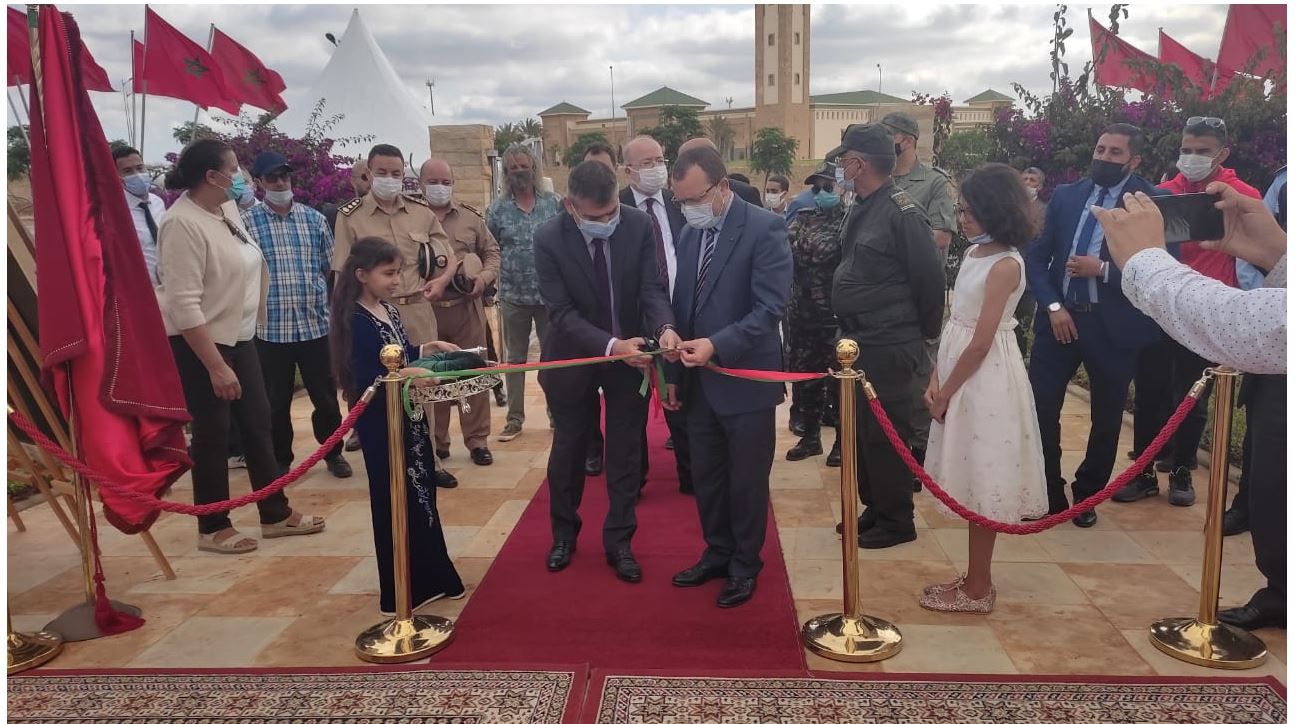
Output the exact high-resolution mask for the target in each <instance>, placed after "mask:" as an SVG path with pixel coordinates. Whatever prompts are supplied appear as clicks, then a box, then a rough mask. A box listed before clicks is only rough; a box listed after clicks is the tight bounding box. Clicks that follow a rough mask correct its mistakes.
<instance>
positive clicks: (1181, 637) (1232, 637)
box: [1149, 367, 1266, 669]
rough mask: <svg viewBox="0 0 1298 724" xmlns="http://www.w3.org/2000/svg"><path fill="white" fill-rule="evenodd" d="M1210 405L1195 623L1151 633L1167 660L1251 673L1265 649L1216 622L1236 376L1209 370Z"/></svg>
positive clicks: (1177, 621)
mask: <svg viewBox="0 0 1298 724" xmlns="http://www.w3.org/2000/svg"><path fill="white" fill-rule="evenodd" d="M1211 374H1212V376H1213V378H1214V383H1213V387H1215V388H1216V392H1217V394H1216V396H1215V398H1214V401H1213V428H1212V465H1211V467H1210V468H1209V471H1208V511H1207V522H1206V523H1205V525H1204V541H1203V577H1202V579H1201V581H1200V585H1199V615H1198V617H1197V618H1165V619H1162V620H1161V621H1155V622H1154V624H1153V625H1152V626H1150V627H1149V640H1150V641H1151V642H1152V643H1153V644H1154V648H1156V649H1158V650H1159V651H1162V652H1163V653H1165V654H1167V655H1168V656H1171V657H1174V658H1177V659H1180V660H1182V661H1186V662H1189V663H1191V664H1197V665H1199V666H1207V667H1210V668H1214V669H1251V668H1253V667H1255V666H1261V665H1262V663H1263V662H1264V661H1265V659H1266V644H1264V643H1262V640H1261V639H1259V638H1258V637H1256V636H1254V635H1253V634H1251V633H1249V632H1248V631H1245V630H1244V629H1241V628H1238V627H1236V626H1231V625H1229V624H1224V623H1221V622H1219V621H1218V620H1217V598H1218V596H1219V595H1220V594H1221V548H1222V531H1221V529H1222V517H1223V516H1224V515H1225V511H1226V473H1227V468H1228V466H1229V464H1230V459H1229V453H1230V424H1231V413H1232V410H1233V408H1234V405H1233V402H1234V399H1235V384H1236V382H1237V381H1238V380H1239V373H1238V372H1236V371H1235V370H1232V369H1230V368H1228V367H1217V368H1215V369H1213V370H1211Z"/></svg>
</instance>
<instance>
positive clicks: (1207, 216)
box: [1151, 193, 1226, 244]
mask: <svg viewBox="0 0 1298 724" xmlns="http://www.w3.org/2000/svg"><path fill="white" fill-rule="evenodd" d="M1151 200H1152V201H1153V202H1154V205H1155V206H1157V207H1158V211H1159V212H1160V213H1161V214H1162V216H1163V243H1164V244H1181V243H1184V242H1187V241H1218V240H1220V239H1222V238H1223V237H1225V236H1226V221H1225V217H1224V215H1223V214H1222V212H1221V209H1219V208H1217V207H1216V206H1215V204H1216V202H1217V200H1218V199H1217V196H1215V195H1213V194H1209V193H1197V194H1170V195H1167V196H1154V197H1152V198H1151Z"/></svg>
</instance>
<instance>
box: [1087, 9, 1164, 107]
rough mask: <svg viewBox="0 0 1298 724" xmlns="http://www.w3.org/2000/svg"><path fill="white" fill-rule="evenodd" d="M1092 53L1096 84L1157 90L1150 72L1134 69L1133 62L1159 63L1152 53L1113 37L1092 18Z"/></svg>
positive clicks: (1115, 36)
mask: <svg viewBox="0 0 1298 724" xmlns="http://www.w3.org/2000/svg"><path fill="white" fill-rule="evenodd" d="M1090 21H1091V53H1092V55H1093V57H1094V59H1095V82H1096V83H1097V84H1099V85H1107V86H1113V87H1115V88H1133V89H1135V90H1141V91H1151V90H1153V89H1154V86H1155V80H1154V78H1152V77H1151V76H1150V75H1149V74H1148V73H1146V72H1144V71H1141V70H1138V69H1136V68H1134V67H1133V66H1132V64H1133V62H1141V61H1157V60H1158V59H1157V58H1155V57H1154V56H1152V55H1150V54H1149V53H1146V52H1144V51H1143V50H1140V49H1139V48H1137V47H1136V46H1134V45H1132V44H1131V43H1128V42H1127V41H1125V40H1123V39H1122V38H1119V37H1118V36H1117V35H1114V34H1113V33H1112V32H1110V31H1109V30H1108V29H1107V28H1105V27H1104V26H1103V25H1100V24H1099V23H1098V22H1096V21H1095V18H1090Z"/></svg>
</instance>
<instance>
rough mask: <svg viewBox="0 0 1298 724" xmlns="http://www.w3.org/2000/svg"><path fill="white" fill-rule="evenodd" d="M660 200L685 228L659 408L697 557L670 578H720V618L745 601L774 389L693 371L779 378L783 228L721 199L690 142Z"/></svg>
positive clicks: (766, 489) (761, 524)
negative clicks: (675, 343) (684, 450)
mask: <svg viewBox="0 0 1298 724" xmlns="http://www.w3.org/2000/svg"><path fill="white" fill-rule="evenodd" d="M672 192H673V193H674V194H675V196H676V198H677V199H678V200H679V201H680V204H681V211H682V212H683V213H684V214H685V220H686V223H687V224H688V227H687V228H685V229H683V230H682V233H681V237H680V241H679V243H678V245H677V248H676V253H677V272H676V288H675V291H674V293H673V297H672V308H673V310H674V312H675V317H676V320H677V325H678V326H679V328H680V336H681V338H682V339H685V340H688V341H685V342H681V343H680V346H679V349H680V359H681V362H682V363H683V364H684V366H685V368H686V369H682V368H681V367H680V366H679V365H673V366H672V369H671V370H670V377H669V379H668V387H667V403H666V405H667V406H668V407H669V409H671V408H675V409H679V406H680V405H682V404H683V405H684V408H685V417H686V427H687V429H688V434H689V440H690V452H691V456H692V458H693V459H692V463H693V477H694V494H695V500H696V502H697V504H698V509H699V520H700V522H701V523H702V527H703V538H704V540H705V542H706V543H707V548H706V550H705V551H704V553H703V556H702V558H701V559H700V560H699V562H698V563H697V564H695V565H694V566H692V567H690V568H688V569H686V570H684V571H681V572H680V573H678V574H676V576H674V577H673V578H672V583H673V584H675V585H677V586H698V585H702V584H703V583H705V582H706V581H708V580H710V579H713V578H725V579H726V584H725V586H724V587H723V588H722V590H721V594H720V596H718V598H717V605H718V606H720V607H722V608H731V607H733V606H738V605H740V604H742V603H744V602H746V601H748V600H749V599H750V598H752V595H753V590H754V589H755V588H756V585H757V573H758V572H759V571H760V570H761V568H762V559H761V550H762V545H763V543H765V541H766V516H767V507H768V505H769V502H770V474H771V461H772V459H773V458H774V456H775V407H776V406H777V405H779V404H780V403H781V402H783V401H784V386H783V385H776V384H769V383H762V382H751V381H748V380H741V379H737V378H734V377H727V376H724V375H720V374H717V373H715V372H709V371H707V370H701V369H698V368H699V367H702V366H704V365H707V364H708V363H709V362H715V363H717V364H718V365H721V366H724V367H737V368H748V369H763V370H781V369H783V368H784V359H783V355H782V352H781V348H780V335H779V326H780V320H781V319H782V318H783V317H784V309H785V306H787V304H788V302H789V289H790V286H791V284H792V282H793V257H792V254H791V253H790V251H789V242H788V237H787V234H786V232H785V227H784V219H783V218H781V217H780V216H777V215H776V214H773V213H771V212H769V211H767V210H765V209H762V208H759V207H757V206H753V205H752V204H748V203H745V202H744V201H743V200H741V199H739V198H737V197H736V195H735V194H734V193H733V192H732V191H731V190H730V183H729V181H728V180H727V179H726V167H725V164H724V163H723V162H722V160H721V155H720V154H718V153H717V151H716V149H715V148H709V147H707V146H706V145H703V144H692V146H691V147H689V148H688V150H685V151H682V152H681V154H680V156H679V158H677V160H676V165H675V167H674V168H673V169H672Z"/></svg>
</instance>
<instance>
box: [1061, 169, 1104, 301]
mask: <svg viewBox="0 0 1298 724" xmlns="http://www.w3.org/2000/svg"><path fill="white" fill-rule="evenodd" d="M1108 197H1109V190H1108V189H1106V188H1104V187H1103V186H1101V187H1100V195H1099V196H1098V197H1097V198H1096V199H1095V204H1094V205H1095V206H1103V205H1104V200H1105V199H1107V198H1108ZM1096 223H1097V219H1096V218H1095V214H1092V213H1090V210H1089V208H1088V210H1087V213H1086V221H1084V222H1082V233H1080V234H1078V235H1077V248H1076V249H1073V254H1074V255H1075V256H1089V254H1088V253H1087V252H1089V251H1090V250H1091V237H1093V236H1095V224H1096ZM1090 286H1091V285H1090V280H1089V279H1087V278H1083V277H1073V278H1072V279H1071V280H1069V282H1068V301H1069V302H1070V303H1072V304H1086V303H1087V302H1090V301H1091V299H1090V294H1088V293H1087V292H1088V290H1089V289H1090Z"/></svg>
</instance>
